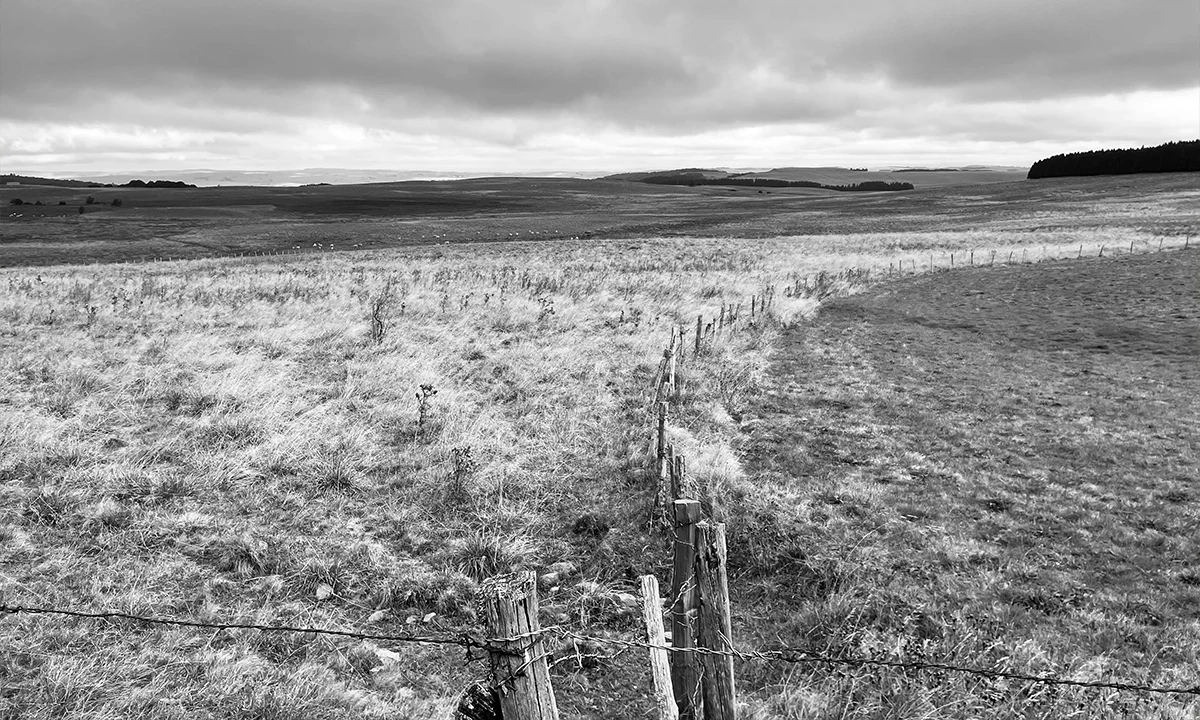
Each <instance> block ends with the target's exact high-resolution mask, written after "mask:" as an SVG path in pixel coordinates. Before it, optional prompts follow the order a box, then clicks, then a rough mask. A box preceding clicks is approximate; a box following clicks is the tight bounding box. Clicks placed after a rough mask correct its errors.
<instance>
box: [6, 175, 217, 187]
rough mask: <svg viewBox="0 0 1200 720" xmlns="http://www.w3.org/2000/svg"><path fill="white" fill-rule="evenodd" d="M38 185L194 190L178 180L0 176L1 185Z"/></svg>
mask: <svg viewBox="0 0 1200 720" xmlns="http://www.w3.org/2000/svg"><path fill="white" fill-rule="evenodd" d="M14 183H15V184H18V185H40V186H43V187H72V188H104V187H130V188H194V187H196V186H195V185H189V184H187V183H185V182H181V181H178V180H151V181H149V182H146V181H145V180H130V181H129V182H127V183H123V184H114V183H100V182H95V181H92V180H62V179H58V178H43V177H32V176H29V175H12V174H9V175H0V184H3V185H11V184H14Z"/></svg>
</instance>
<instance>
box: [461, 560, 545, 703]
mask: <svg viewBox="0 0 1200 720" xmlns="http://www.w3.org/2000/svg"><path fill="white" fill-rule="evenodd" d="M480 593H481V597H482V599H483V601H484V610H485V613H486V617H487V625H488V633H489V634H490V635H491V636H492V637H494V638H518V639H515V640H510V641H507V642H499V643H496V647H495V649H489V651H488V652H489V661H490V665H491V668H492V679H493V682H494V684H495V686H496V687H497V688H498V690H497V694H498V695H499V698H500V716H501V717H502V718H504V720H558V706H557V704H556V703H555V702H554V688H552V687H551V686H550V666H549V664H548V663H547V662H546V657H547V653H546V650H545V643H544V642H543V641H542V638H541V636H540V635H538V634H536V633H537V632H538V630H540V629H541V625H540V624H539V623H538V599H537V575H536V574H535V573H533V572H519V573H509V574H506V575H498V576H496V577H494V578H490V579H488V580H487V581H485V582H484V583H483V586H482V587H481V588H480Z"/></svg>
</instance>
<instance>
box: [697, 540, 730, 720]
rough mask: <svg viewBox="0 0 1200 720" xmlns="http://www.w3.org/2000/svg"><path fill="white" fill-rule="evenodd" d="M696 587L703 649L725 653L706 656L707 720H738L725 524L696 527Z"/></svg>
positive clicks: (705, 692) (705, 714) (705, 704)
mask: <svg viewBox="0 0 1200 720" xmlns="http://www.w3.org/2000/svg"><path fill="white" fill-rule="evenodd" d="M696 584H697V585H698V586H699V588H700V647H702V648H708V649H709V650H714V651H717V652H718V653H723V654H719V655H718V654H711V653H705V654H704V656H703V658H704V660H703V663H704V690H703V694H704V718H705V720H737V694H736V692H735V691H734V683H733V655H732V653H733V628H732V622H731V621H730V617H729V577H728V574H727V572H726V569H725V523H709V522H703V523H700V524H699V525H698V526H697V527H696Z"/></svg>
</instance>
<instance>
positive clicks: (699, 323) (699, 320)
mask: <svg viewBox="0 0 1200 720" xmlns="http://www.w3.org/2000/svg"><path fill="white" fill-rule="evenodd" d="M703 325H704V316H703V315H697V316H696V353H695V354H696V355H697V356H698V355H700V328H701V326H703Z"/></svg>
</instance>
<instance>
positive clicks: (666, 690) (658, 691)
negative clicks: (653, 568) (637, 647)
mask: <svg viewBox="0 0 1200 720" xmlns="http://www.w3.org/2000/svg"><path fill="white" fill-rule="evenodd" d="M642 619H643V620H644V621H645V623H646V642H648V643H650V644H651V645H657V646H658V647H652V648H650V678H651V680H652V681H653V684H654V705H655V707H656V708H658V720H677V718H678V717H679V708H678V707H677V706H676V705H675V695H674V694H673V692H672V690H671V667H670V664H669V663H668V662H667V651H666V650H665V649H664V648H663V647H662V646H664V645H666V644H667V641H666V637H665V636H664V632H663V615H662V599H661V598H659V596H658V579H657V578H655V577H654V576H653V575H643V576H642Z"/></svg>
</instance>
